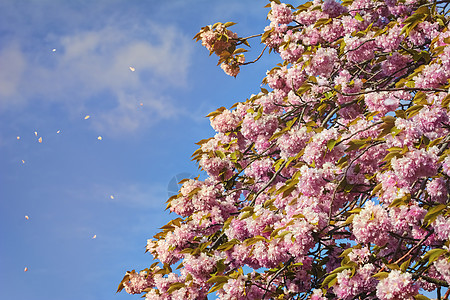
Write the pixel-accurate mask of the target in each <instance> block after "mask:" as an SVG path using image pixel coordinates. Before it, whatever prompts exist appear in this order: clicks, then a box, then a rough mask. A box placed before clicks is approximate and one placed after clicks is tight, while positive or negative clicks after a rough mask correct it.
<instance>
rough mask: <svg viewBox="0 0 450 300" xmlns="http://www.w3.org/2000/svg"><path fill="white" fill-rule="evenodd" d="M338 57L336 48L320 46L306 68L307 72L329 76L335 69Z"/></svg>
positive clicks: (312, 74) (313, 74)
mask: <svg viewBox="0 0 450 300" xmlns="http://www.w3.org/2000/svg"><path fill="white" fill-rule="evenodd" d="M337 59H338V57H337V51H336V49H333V48H319V49H318V50H317V52H316V53H315V55H314V56H313V57H312V59H311V63H310V64H309V66H308V67H307V68H306V73H307V74H308V75H311V76H324V77H327V76H329V75H330V74H331V72H332V71H333V69H334V67H335V63H336V61H337Z"/></svg>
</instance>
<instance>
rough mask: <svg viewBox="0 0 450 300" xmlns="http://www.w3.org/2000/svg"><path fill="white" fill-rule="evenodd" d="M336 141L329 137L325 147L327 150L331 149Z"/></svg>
mask: <svg viewBox="0 0 450 300" xmlns="http://www.w3.org/2000/svg"><path fill="white" fill-rule="evenodd" d="M336 143H337V141H336V140H334V139H331V140H329V141H328V142H327V148H328V150H330V151H331V150H333V148H334V146H335V145H336Z"/></svg>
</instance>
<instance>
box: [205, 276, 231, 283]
mask: <svg viewBox="0 0 450 300" xmlns="http://www.w3.org/2000/svg"><path fill="white" fill-rule="evenodd" d="M228 279H229V277H228V276H212V277H211V278H210V279H208V281H207V283H226V282H227V281H228Z"/></svg>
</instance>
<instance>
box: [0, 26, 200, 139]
mask: <svg viewBox="0 0 450 300" xmlns="http://www.w3.org/2000/svg"><path fill="white" fill-rule="evenodd" d="M52 40H53V44H54V45H52V46H51V47H48V49H47V48H45V47H37V49H39V50H40V51H41V52H39V53H34V52H33V51H29V47H30V45H29V44H28V42H27V40H26V39H22V38H21V39H16V40H14V41H12V42H11V43H10V44H9V45H7V47H4V48H3V49H2V48H1V46H0V66H1V67H0V112H1V111H5V110H9V109H12V110H17V109H21V108H23V107H22V106H17V103H22V104H27V103H30V102H31V101H42V102H44V103H45V102H57V103H61V104H63V105H64V106H66V107H67V110H68V111H70V113H72V114H73V115H74V116H75V115H78V114H79V113H81V112H82V111H86V110H89V109H90V108H89V106H90V103H92V102H95V103H96V105H95V106H96V108H97V109H98V107H105V110H103V111H101V112H100V113H98V114H97V115H101V118H98V119H96V121H95V122H92V124H94V125H95V127H96V129H97V130H100V129H106V128H109V129H111V130H110V131H109V132H108V133H107V134H110V135H113V134H114V133H119V132H121V133H123V132H132V131H135V130H136V129H137V128H139V127H140V126H143V125H148V124H150V123H151V122H155V121H158V120H160V119H165V118H171V117H175V116H177V115H179V114H180V111H179V109H178V108H177V105H175V103H174V99H172V98H171V97H170V96H168V91H171V90H172V89H174V88H178V89H180V90H182V89H184V88H186V86H187V81H188V70H189V66H190V60H191V56H192V50H193V46H194V45H193V42H192V41H191V38H190V37H187V36H185V35H183V34H182V33H181V32H180V30H178V29H177V28H175V27H173V26H164V27H162V26H160V25H158V24H154V23H149V22H147V21H145V22H143V24H142V23H141V24H140V27H139V28H137V27H136V26H135V25H129V24H115V25H104V26H103V27H101V28H99V29H95V30H81V31H77V32H74V33H70V34H69V33H67V34H65V35H59V36H54V37H53V38H52ZM53 48H55V49H57V51H52V49H53ZM130 66H133V68H135V70H136V71H135V72H131V71H130V69H129V67H130ZM105 95H106V96H105ZM137 98H139V99H142V101H141V102H143V103H144V104H145V105H144V107H145V109H146V110H147V112H148V110H149V109H152V111H150V115H151V121H150V120H148V119H149V117H148V115H147V116H146V117H145V116H144V115H143V114H142V111H139V109H138V107H137V106H136V103H134V102H133V99H137ZM160 101H163V103H160ZM99 104H100V105H99ZM102 121H104V123H103V124H101V123H100V122H102Z"/></svg>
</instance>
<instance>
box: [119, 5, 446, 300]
mask: <svg viewBox="0 0 450 300" xmlns="http://www.w3.org/2000/svg"><path fill="white" fill-rule="evenodd" d="M297 5H298V4H297ZM448 5H449V2H448V1H422V0H386V1H379V0H355V1H352V0H346V1H343V2H336V1H334V0H325V1H322V0H315V1H313V2H307V3H305V4H302V5H299V6H293V5H291V4H285V3H280V2H279V1H278V0H274V1H271V2H270V4H269V5H268V8H269V9H270V11H269V13H268V20H269V21H270V24H269V25H268V26H267V27H266V28H265V29H264V33H262V34H260V35H255V36H252V37H248V38H241V37H239V36H238V35H237V34H236V33H234V32H232V31H231V30H230V29H229V28H230V26H232V25H234V23H231V22H229V23H225V24H222V23H216V24H214V25H212V26H206V27H204V28H202V29H201V31H200V32H199V33H198V34H197V35H196V37H195V38H196V39H197V40H198V41H201V42H202V44H203V45H204V46H205V47H206V48H207V49H208V50H209V51H210V54H213V53H214V54H215V55H217V56H218V57H219V64H220V65H221V68H222V69H223V70H224V71H225V73H227V74H228V75H231V76H237V75H238V73H239V71H240V67H241V66H243V65H245V64H248V63H252V62H255V61H257V60H258V59H259V57H260V56H259V57H257V58H256V59H255V60H254V61H252V62H245V56H244V53H246V52H247V50H245V49H244V48H239V46H241V45H242V46H244V45H247V46H248V45H249V40H251V38H253V37H258V36H260V37H261V41H262V43H263V44H264V45H265V48H264V51H266V50H267V49H269V51H270V52H274V53H277V54H278V55H280V57H281V58H282V60H283V63H282V64H279V65H277V66H276V67H274V68H273V69H271V70H270V71H268V72H267V74H266V77H265V78H264V80H263V83H264V84H266V85H267V86H268V87H267V89H265V88H262V89H261V92H259V91H258V94H256V95H252V96H251V97H250V98H249V99H247V100H245V101H242V102H239V103H236V104H235V105H233V107H231V108H230V109H226V108H224V107H222V108H219V109H217V110H216V111H214V112H212V113H211V114H209V115H208V117H210V119H211V126H212V127H213V128H214V129H215V131H216V132H217V133H216V135H215V136H213V137H211V138H209V139H205V140H202V141H200V142H199V143H198V145H199V146H200V147H199V149H198V150H197V151H195V153H194V154H193V159H194V160H195V161H197V162H198V164H199V166H200V167H201V169H202V170H204V171H205V172H206V173H207V175H208V178H207V179H206V180H203V181H202V180H198V178H197V179H187V180H184V181H183V186H182V188H181V189H180V191H179V193H178V194H177V195H175V196H173V197H171V198H170V199H169V200H168V205H167V207H168V209H170V211H171V212H173V213H175V214H177V215H179V217H178V218H176V219H174V220H172V221H170V222H169V223H168V224H167V225H165V226H163V227H162V231H161V232H160V233H158V234H157V235H155V236H154V238H153V239H150V240H148V243H147V251H148V252H150V254H151V255H152V256H153V257H154V258H155V259H156V260H157V261H156V262H155V263H154V264H153V265H151V266H150V267H149V268H147V269H145V270H142V271H140V272H136V271H134V270H133V271H130V272H127V274H126V275H125V277H124V279H123V281H122V282H121V283H120V285H119V290H122V289H123V288H125V290H126V291H127V292H128V293H132V294H135V293H144V294H145V297H146V298H147V299H206V297H207V295H208V294H214V293H215V294H216V296H217V297H218V298H219V299H222V300H225V299H312V300H318V299H344V300H345V299H382V300H386V299H419V300H420V299H428V298H427V297H426V296H424V295H423V294H424V293H425V291H430V292H433V293H434V294H435V295H436V297H437V298H439V299H447V298H448V296H449V294H450V292H448V291H449V290H448V286H449V284H450V262H449V258H450V251H449V240H450V216H449V214H450V207H449V187H450V186H449V184H450V181H449V179H450V177H449V176H450V156H449V153H450V150H449V147H448V145H449V141H450V120H449V103H450V95H449V88H450V83H449V82H450V81H449V79H450V31H449V27H448V26H449V21H450V19H449V17H448ZM264 51H263V52H264ZM262 54H263V53H261V55H262ZM175 268H176V269H177V270H175ZM444 294H446V295H444Z"/></svg>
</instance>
